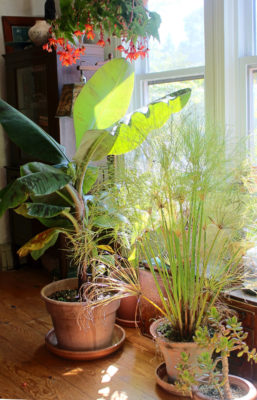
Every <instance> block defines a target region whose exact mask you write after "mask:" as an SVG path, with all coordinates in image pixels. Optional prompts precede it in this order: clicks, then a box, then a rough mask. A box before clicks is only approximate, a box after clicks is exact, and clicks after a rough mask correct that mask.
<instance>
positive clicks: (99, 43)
mask: <svg viewBox="0 0 257 400" xmlns="http://www.w3.org/2000/svg"><path fill="white" fill-rule="evenodd" d="M96 44H97V45H98V46H102V47H104V46H105V41H104V40H103V39H100V40H98V42H97V43H96Z"/></svg>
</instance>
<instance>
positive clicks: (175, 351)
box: [150, 318, 204, 382]
mask: <svg viewBox="0 0 257 400" xmlns="http://www.w3.org/2000/svg"><path fill="white" fill-rule="evenodd" d="M163 322H165V319H164V318H162V319H158V320H157V321H155V322H153V323H152V324H151V326H150V332H151V335H152V336H153V338H154V339H155V341H156V343H157V344H158V346H159V348H160V350H161V352H162V354H163V357H164V360H165V364H166V371H167V374H168V377H169V379H170V381H171V382H174V381H175V380H176V379H177V376H178V371H177V369H176V365H178V363H179V362H180V361H181V353H182V352H185V353H187V354H189V355H190V358H189V363H190V364H196V363H197V358H198V356H199V355H200V354H201V353H202V352H203V351H204V349H202V348H200V347H199V346H198V345H197V344H196V343H194V342H171V341H169V340H168V339H166V338H165V337H163V336H160V335H159V334H158V333H157V328H158V326H159V325H160V324H161V323H163Z"/></svg>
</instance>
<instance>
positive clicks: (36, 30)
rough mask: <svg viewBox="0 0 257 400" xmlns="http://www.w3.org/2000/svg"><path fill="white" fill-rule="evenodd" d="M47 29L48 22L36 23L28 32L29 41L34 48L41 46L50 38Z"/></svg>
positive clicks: (48, 26)
mask: <svg viewBox="0 0 257 400" xmlns="http://www.w3.org/2000/svg"><path fill="white" fill-rule="evenodd" d="M49 29H50V25H49V24H48V22H46V21H44V20H38V21H36V23H35V25H33V26H32V27H31V28H30V29H29V31H28V35H29V38H30V40H31V41H32V42H33V43H34V44H35V45H36V46H42V45H43V44H44V43H46V42H47V40H48V39H49V37H50V33H49Z"/></svg>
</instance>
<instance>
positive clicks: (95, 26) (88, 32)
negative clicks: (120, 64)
mask: <svg viewBox="0 0 257 400" xmlns="http://www.w3.org/2000/svg"><path fill="white" fill-rule="evenodd" d="M48 2H49V0H48ZM145 4H146V2H145V1H144V0H122V1H119V2H117V1H114V0H111V1H108V2H106V1H105V0H98V1H95V0H87V1H85V0H78V1H72V0H71V1H69V2H67V1H65V0H60V9H61V17H60V18H57V19H54V20H53V21H51V33H52V37H51V38H50V39H49V41H48V43H47V44H45V45H44V46H43V48H44V50H47V51H49V52H51V51H52V49H55V50H57V54H58V55H59V56H60V59H61V61H62V64H63V65H65V66H69V65H71V64H73V63H76V62H77V60H78V59H79V58H80V56H81V55H82V54H84V53H85V46H84V44H83V41H82V40H81V38H82V37H83V35H85V37H86V39H90V40H94V38H95V32H99V40H98V41H97V43H96V44H97V45H98V46H102V47H105V45H106V44H110V43H111V37H113V36H116V37H117V38H119V39H121V44H120V45H119V46H118V47H117V50H119V51H120V52H122V53H124V54H125V55H126V58H127V59H129V60H130V61H133V60H136V59H137V58H138V57H141V58H144V57H145V56H146V55H147V54H148V51H149V49H148V41H147V38H150V37H153V38H156V39H158V40H159V34H158V29H159V26H160V23H161V19H160V16H159V14H157V13H155V12H150V11H148V10H147V9H146V7H145ZM75 38H80V45H79V46H78V45H76V41H75Z"/></svg>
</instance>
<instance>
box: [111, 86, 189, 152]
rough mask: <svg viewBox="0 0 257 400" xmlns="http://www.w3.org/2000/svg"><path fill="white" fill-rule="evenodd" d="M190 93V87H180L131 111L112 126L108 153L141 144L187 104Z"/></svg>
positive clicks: (126, 149)
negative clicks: (112, 130)
mask: <svg viewBox="0 0 257 400" xmlns="http://www.w3.org/2000/svg"><path fill="white" fill-rule="evenodd" d="M190 95H191V89H182V90H179V91H177V92H174V93H171V94H169V95H168V96H165V97H163V98H161V99H159V100H157V101H155V102H153V103H150V104H149V105H148V106H147V107H144V108H143V109H141V110H138V111H135V112H134V113H132V114H131V115H130V116H128V117H127V118H126V121H124V122H121V123H120V124H118V125H117V127H115V128H114V129H115V138H116V140H115V143H114V145H113V147H112V149H111V150H110V152H109V154H113V155H118V154H124V153H127V152H129V151H131V150H134V149H135V148H136V147H138V146H139V145H141V144H142V143H143V141H144V140H145V139H146V137H147V135H148V134H149V133H150V132H151V131H152V130H154V129H158V128H161V127H162V126H163V125H164V124H165V122H166V121H167V120H168V119H169V118H170V116H171V115H172V114H174V113H177V112H179V111H180V110H181V109H182V108H183V107H184V106H185V105H186V104H187V102H188V100H189V98H190Z"/></svg>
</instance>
